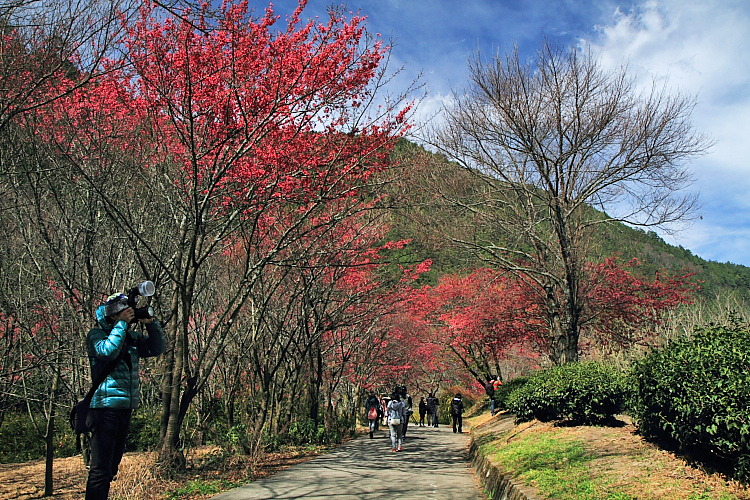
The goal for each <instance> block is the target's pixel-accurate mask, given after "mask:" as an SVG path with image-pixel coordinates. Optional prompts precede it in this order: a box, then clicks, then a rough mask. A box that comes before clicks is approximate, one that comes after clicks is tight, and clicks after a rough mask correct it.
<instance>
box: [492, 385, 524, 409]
mask: <svg viewBox="0 0 750 500" xmlns="http://www.w3.org/2000/svg"><path fill="white" fill-rule="evenodd" d="M528 381H529V377H516V378H514V379H511V380H508V381H507V382H503V385H501V386H500V387H498V388H497V390H495V398H494V399H495V411H500V410H507V409H508V405H507V401H508V396H510V395H511V393H513V392H514V391H515V390H517V389H520V388H521V387H523V386H524V385H526V382H528Z"/></svg>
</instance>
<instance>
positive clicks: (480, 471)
mask: <svg viewBox="0 0 750 500" xmlns="http://www.w3.org/2000/svg"><path fill="white" fill-rule="evenodd" d="M513 418H514V417H513V416H512V415H503V416H501V417H498V418H495V419H493V420H494V421H490V422H488V423H487V424H483V425H480V426H478V427H477V428H474V429H472V431H471V443H470V445H469V460H471V465H472V467H473V468H474V472H475V474H476V476H477V479H478V480H479V483H480V484H481V485H482V489H483V490H484V493H485V494H486V495H487V497H488V498H489V499H490V500H539V499H538V498H537V497H536V496H535V495H534V494H533V493H532V492H530V491H528V490H529V489H528V488H526V487H524V486H522V485H520V484H517V483H514V482H513V480H512V476H511V475H510V474H508V473H507V472H505V471H502V470H501V469H500V468H498V467H497V466H496V465H495V464H493V463H492V461H491V460H490V459H489V458H487V456H485V455H483V454H482V452H481V450H480V444H479V442H478V440H477V438H478V437H480V436H481V435H482V434H484V433H486V432H487V431H488V430H489V429H490V428H495V429H497V428H498V427H508V426H511V428H512V422H513Z"/></svg>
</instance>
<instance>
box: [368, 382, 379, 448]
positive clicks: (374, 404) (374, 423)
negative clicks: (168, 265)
mask: <svg viewBox="0 0 750 500" xmlns="http://www.w3.org/2000/svg"><path fill="white" fill-rule="evenodd" d="M379 408H380V401H378V397H377V396H375V393H374V392H371V393H370V395H369V396H368V397H367V399H366V400H365V414H366V415H367V421H368V422H369V423H370V439H372V438H373V432H375V431H376V430H378V413H379V412H378V409H379Z"/></svg>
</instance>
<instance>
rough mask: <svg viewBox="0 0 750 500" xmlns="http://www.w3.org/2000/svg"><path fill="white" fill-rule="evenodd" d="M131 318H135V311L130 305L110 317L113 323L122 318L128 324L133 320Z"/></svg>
mask: <svg viewBox="0 0 750 500" xmlns="http://www.w3.org/2000/svg"><path fill="white" fill-rule="evenodd" d="M133 318H135V311H133V308H132V307H127V308H125V309H123V310H122V311H120V312H119V313H117V314H115V315H114V316H113V317H112V319H114V320H115V323H117V322H118V321H120V320H122V321H124V322H125V323H128V324H130V322H131V321H133Z"/></svg>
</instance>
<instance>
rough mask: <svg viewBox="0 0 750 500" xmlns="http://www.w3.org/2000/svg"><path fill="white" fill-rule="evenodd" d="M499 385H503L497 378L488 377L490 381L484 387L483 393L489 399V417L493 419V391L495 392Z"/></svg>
mask: <svg viewBox="0 0 750 500" xmlns="http://www.w3.org/2000/svg"><path fill="white" fill-rule="evenodd" d="M501 385H503V382H502V380H500V379H499V378H498V377H497V376H493V377H490V380H489V381H488V382H487V384H486V385H485V386H484V392H485V393H486V394H487V397H489V398H490V415H492V416H493V417H494V416H495V391H497V390H498V389H499V388H500V386H501Z"/></svg>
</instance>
